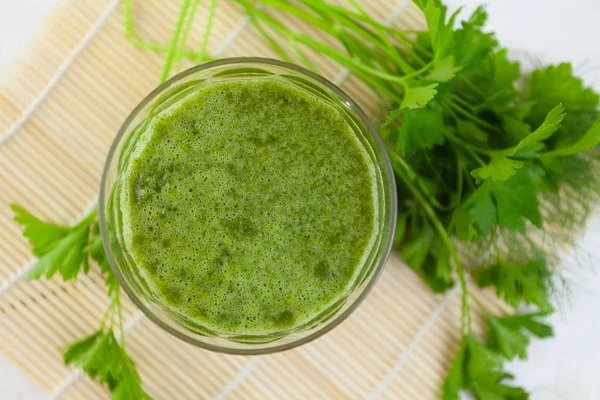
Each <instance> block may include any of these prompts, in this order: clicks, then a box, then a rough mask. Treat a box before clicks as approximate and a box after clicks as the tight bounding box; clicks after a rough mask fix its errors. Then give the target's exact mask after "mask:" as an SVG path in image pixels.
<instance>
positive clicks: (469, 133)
mask: <svg viewBox="0 0 600 400" xmlns="http://www.w3.org/2000/svg"><path fill="white" fill-rule="evenodd" d="M236 1H237V2H238V3H239V4H240V5H242V7H244V8H245V10H246V12H247V13H248V15H249V16H250V17H251V21H252V23H253V24H254V25H255V26H256V27H257V29H258V31H259V32H261V34H262V35H263V36H264V37H265V38H266V39H267V41H268V42H269V43H271V44H272V45H273V47H274V48H275V50H276V51H277V52H278V54H279V55H280V56H281V57H282V58H284V59H286V60H288V61H291V62H296V63H301V64H304V65H305V66H306V67H307V68H311V69H313V68H314V66H313V65H312V64H311V63H309V62H306V60H307V59H308V57H307V55H306V53H305V52H306V51H312V52H317V53H319V54H322V55H326V56H328V57H329V58H331V59H332V60H334V61H336V62H338V63H339V64H341V65H343V66H344V67H346V68H347V69H348V70H349V71H350V72H352V73H353V74H355V75H356V76H358V77H359V78H361V79H362V80H363V81H364V82H365V83H366V84H367V85H369V86H370V88H371V89H373V91H374V92H375V93H376V94H378V95H379V98H380V101H381V104H382V107H383V108H384V109H387V110H390V112H389V116H388V118H387V120H386V121H385V123H384V124H383V127H382V128H381V129H380V134H381V136H382V138H383V139H384V142H385V144H386V147H387V151H388V154H389V156H390V159H391V162H392V166H393V169H394V172H395V176H396V183H397V187H398V199H399V209H398V221H397V222H398V224H397V226H398V228H397V232H396V237H395V248H396V249H397V250H398V252H399V253H400V256H401V257H402V258H403V259H404V261H405V262H406V263H407V264H408V265H409V266H410V267H411V268H412V269H414V270H415V271H416V272H418V273H419V274H420V275H421V277H422V278H423V280H424V281H425V282H426V283H427V284H428V285H429V286H430V287H431V289H432V290H434V291H436V292H442V291H445V290H447V289H448V288H450V287H452V286H454V285H455V276H457V277H458V281H459V283H460V285H461V287H462V321H461V328H462V332H463V341H462V345H461V348H460V350H459V352H458V354H457V355H456V358H455V360H454V363H453V365H452V368H451V370H450V371H449V375H448V378H447V381H446V383H445V385H444V389H443V398H445V399H457V398H458V393H459V391H461V390H469V391H471V393H472V394H473V395H474V396H475V398H477V399H489V398H498V399H521V398H526V397H527V394H526V393H525V392H524V391H523V390H522V389H520V388H515V387H510V386H508V384H507V381H508V380H509V379H510V378H511V377H510V375H508V374H506V373H504V372H503V371H502V365H503V360H504V359H508V360H510V359H513V358H514V357H516V356H518V357H520V358H525V356H526V347H527V344H528V342H529V336H531V335H533V336H537V337H541V338H543V337H548V336H551V335H552V329H551V327H549V326H547V325H545V324H544V323H543V322H541V321H542V319H543V317H545V316H546V315H548V314H549V313H550V312H552V310H553V306H552V304H551V303H552V301H551V296H552V294H553V293H554V291H555V289H556V288H555V287H554V286H555V285H556V284H557V283H556V282H557V279H556V278H555V275H557V271H555V268H554V266H555V265H556V261H557V257H556V252H555V246H558V245H559V244H563V243H570V242H571V241H572V239H573V236H574V235H575V234H576V233H577V231H578V229H580V228H581V226H583V224H584V223H585V220H586V218H587V216H588V215H589V212H590V211H591V208H592V207H593V206H594V205H595V204H596V203H597V201H598V200H599V197H600V196H599V194H600V178H599V174H598V171H599V170H600V151H599V150H598V147H597V144H598V142H600V117H599V112H598V104H599V96H598V94H597V93H595V92H594V91H593V90H591V89H588V88H585V87H584V85H583V82H582V81H581V80H580V79H579V78H577V77H575V76H574V74H573V70H572V67H571V65H570V64H567V63H565V64H560V65H557V66H548V67H542V68H539V69H536V70H534V71H531V72H524V71H522V70H521V67H520V65H519V63H518V62H516V61H512V60H511V59H510V58H509V57H508V50H507V49H504V48H502V47H500V45H499V43H498V42H497V40H496V39H495V37H494V35H493V33H490V32H486V31H485V29H484V24H485V21H486V18H487V14H486V12H485V9H484V8H483V7H480V8H478V9H477V10H476V11H475V12H474V13H473V15H471V16H470V17H469V18H468V19H467V20H465V21H463V22H462V23H461V24H460V25H459V26H458V27H456V25H457V18H458V12H456V13H454V14H453V15H448V14H447V8H446V7H445V6H444V5H443V4H441V2H440V1H439V0H415V3H416V4H417V6H418V7H419V8H420V9H421V10H422V11H423V13H424V16H425V19H426V21H427V28H428V29H427V30H426V31H416V32H415V31H404V30H400V29H396V28H392V27H389V26H386V25H383V24H381V23H379V22H378V21H376V20H375V19H374V18H373V17H371V16H370V15H369V13H368V12H367V11H366V10H365V9H364V8H363V7H362V6H361V5H360V4H359V3H358V2H357V1H353V0H349V3H350V5H351V9H350V10H347V9H344V8H340V7H338V6H336V5H333V4H330V3H328V2H326V1H322V0H298V1H293V2H289V1H284V0H261V1H260V3H261V4H263V5H265V6H266V7H263V6H261V5H260V4H259V2H255V1H251V0H236ZM281 12H283V13H287V14H289V15H293V16H295V17H296V18H300V19H302V20H304V22H306V23H309V24H310V25H311V27H313V28H316V29H318V30H319V34H318V35H319V36H321V35H323V36H324V37H327V39H326V40H317V39H315V38H314V37H309V36H306V35H305V34H303V33H302V32H299V31H294V30H293V29H292V28H289V27H288V26H286V25H285V24H283V23H281V22H280V21H278V20H277V18H276V17H275V15H277V13H281ZM315 36H317V35H315ZM283 43H287V44H288V45H289V46H288V47H289V48H291V49H293V52H284V50H283V48H284V46H283ZM330 43H335V44H333V45H332V44H330ZM557 226H558V227H559V229H557ZM540 238H543V240H539V239H540ZM461 250H462V251H463V252H464V253H470V254H471V255H475V257H474V258H475V259H476V262H475V265H469V267H470V268H471V270H469V271H465V268H464V267H463V263H462V258H461V257H460V256H459V253H460V252H461ZM467 274H471V275H472V276H473V278H474V279H475V281H476V283H477V284H478V285H479V286H481V287H486V286H495V288H496V292H497V294H498V297H500V298H501V299H503V300H504V301H505V302H506V303H507V304H509V305H510V306H512V307H514V309H515V311H518V310H520V309H521V306H523V305H527V306H529V307H530V308H533V309H535V310H537V311H535V312H533V313H528V314H517V315H515V316H509V317H502V316H493V315H491V314H490V313H489V312H488V311H487V310H485V308H484V307H483V306H482V305H481V304H479V303H478V302H477V301H476V299H475V298H474V297H473V298H472V301H471V300H470V294H469V290H468V286H467V283H466V282H467ZM471 303H475V304H476V305H477V307H479V308H481V310H482V311H483V313H484V315H485V316H486V318H487V321H488V325H489V326H488V331H489V333H488V338H487V340H483V341H482V340H480V339H479V338H477V337H475V336H474V335H473V333H471V326H470V304H471Z"/></svg>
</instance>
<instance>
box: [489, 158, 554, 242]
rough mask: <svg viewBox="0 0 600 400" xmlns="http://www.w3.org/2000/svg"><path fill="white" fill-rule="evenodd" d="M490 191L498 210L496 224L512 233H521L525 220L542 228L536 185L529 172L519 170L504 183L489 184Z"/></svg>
mask: <svg viewBox="0 0 600 400" xmlns="http://www.w3.org/2000/svg"><path fill="white" fill-rule="evenodd" d="M490 188H491V189H490V190H491V193H492V195H493V197H494V200H495V201H496V206H497V209H498V224H499V225H500V226H504V227H506V228H508V229H511V230H513V231H520V232H523V231H524V230H525V228H526V226H525V220H529V221H531V223H532V224H533V225H534V226H537V227H538V228H540V227H541V226H542V216H541V214H540V207H539V203H538V199H537V190H536V185H535V183H534V182H533V180H532V178H531V177H530V174H529V171H528V170H524V169H521V170H519V171H518V172H517V173H516V174H515V176H513V177H512V178H510V179H509V180H507V181H505V182H493V181H492V182H490Z"/></svg>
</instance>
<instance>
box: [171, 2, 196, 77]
mask: <svg viewBox="0 0 600 400" xmlns="http://www.w3.org/2000/svg"><path fill="white" fill-rule="evenodd" d="M198 4H200V0H193V1H192V7H191V9H190V12H189V13H188V15H187V18H186V21H185V27H184V28H183V33H182V36H181V40H180V41H179V46H177V50H176V52H175V60H176V66H175V70H176V71H179V70H180V67H181V61H182V55H183V52H184V51H185V44H186V43H187V39H188V36H189V33H190V30H191V27H192V22H194V16H195V15H196V9H197V8H198Z"/></svg>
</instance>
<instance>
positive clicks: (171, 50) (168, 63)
mask: <svg viewBox="0 0 600 400" xmlns="http://www.w3.org/2000/svg"><path fill="white" fill-rule="evenodd" d="M189 6H190V0H183V4H182V6H181V10H180V11H179V15H178V17H177V22H176V23H175V28H174V29H173V34H172V35H171V42H170V43H169V47H168V49H167V57H166V59H165V62H164V64H163V68H162V72H161V73H160V79H159V81H160V83H163V82H164V81H166V80H167V78H168V77H169V73H170V72H171V67H172V66H173V60H174V59H175V53H176V50H177V43H178V41H179V33H180V32H181V27H182V26H183V21H184V19H185V16H186V15H187V10H188V8H189Z"/></svg>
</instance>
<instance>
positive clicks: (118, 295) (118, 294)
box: [115, 290, 126, 348]
mask: <svg viewBox="0 0 600 400" xmlns="http://www.w3.org/2000/svg"><path fill="white" fill-rule="evenodd" d="M115 303H116V304H117V305H116V307H117V313H118V315H119V331H120V333H121V346H123V348H125V336H126V335H125V326H124V323H123V307H121V292H120V291H119V290H117V291H116V293H115Z"/></svg>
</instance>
